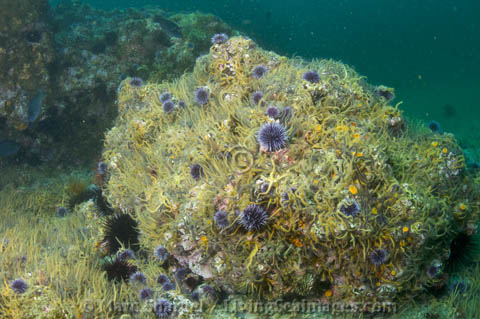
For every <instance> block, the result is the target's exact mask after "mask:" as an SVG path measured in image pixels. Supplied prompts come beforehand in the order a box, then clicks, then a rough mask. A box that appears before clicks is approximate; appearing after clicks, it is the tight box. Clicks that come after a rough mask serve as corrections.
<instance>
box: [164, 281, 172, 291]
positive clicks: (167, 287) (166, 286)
mask: <svg viewBox="0 0 480 319" xmlns="http://www.w3.org/2000/svg"><path fill="white" fill-rule="evenodd" d="M174 289H175V284H173V283H172V282H170V281H167V282H165V283H164V284H163V285H162V290H163V291H170V290H174Z"/></svg>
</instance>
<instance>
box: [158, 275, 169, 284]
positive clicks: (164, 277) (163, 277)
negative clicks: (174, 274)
mask: <svg viewBox="0 0 480 319" xmlns="http://www.w3.org/2000/svg"><path fill="white" fill-rule="evenodd" d="M166 282H168V277H167V275H164V274H161V275H159V276H158V278H157V283H158V284H160V285H163V284H164V283H166Z"/></svg>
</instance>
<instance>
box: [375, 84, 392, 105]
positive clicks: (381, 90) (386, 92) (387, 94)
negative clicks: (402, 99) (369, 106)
mask: <svg viewBox="0 0 480 319" xmlns="http://www.w3.org/2000/svg"><path fill="white" fill-rule="evenodd" d="M375 93H377V95H378V96H381V97H383V98H384V99H385V100H387V101H390V100H393V99H394V98H395V93H393V89H389V88H387V87H385V86H383V85H380V86H378V87H377V88H376V89H375Z"/></svg>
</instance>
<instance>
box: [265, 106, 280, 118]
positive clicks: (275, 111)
mask: <svg viewBox="0 0 480 319" xmlns="http://www.w3.org/2000/svg"><path fill="white" fill-rule="evenodd" d="M265 114H267V115H268V117H270V118H272V119H275V118H277V117H278V115H279V114H280V111H278V109H277V108H276V107H275V106H269V107H268V108H267V111H266V112H265Z"/></svg>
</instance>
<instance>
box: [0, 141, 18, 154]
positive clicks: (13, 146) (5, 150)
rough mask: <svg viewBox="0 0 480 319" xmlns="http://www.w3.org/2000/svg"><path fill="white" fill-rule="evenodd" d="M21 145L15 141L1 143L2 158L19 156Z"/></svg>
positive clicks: (0, 152)
mask: <svg viewBox="0 0 480 319" xmlns="http://www.w3.org/2000/svg"><path fill="white" fill-rule="evenodd" d="M19 149H20V145H19V144H17V143H15V142H13V141H0V156H11V155H15V154H17V152H18V150H19Z"/></svg>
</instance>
